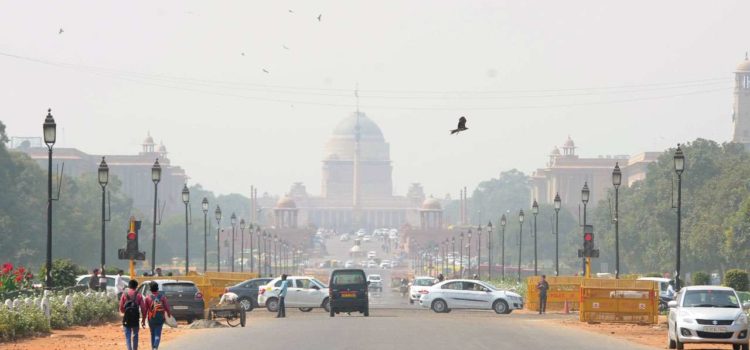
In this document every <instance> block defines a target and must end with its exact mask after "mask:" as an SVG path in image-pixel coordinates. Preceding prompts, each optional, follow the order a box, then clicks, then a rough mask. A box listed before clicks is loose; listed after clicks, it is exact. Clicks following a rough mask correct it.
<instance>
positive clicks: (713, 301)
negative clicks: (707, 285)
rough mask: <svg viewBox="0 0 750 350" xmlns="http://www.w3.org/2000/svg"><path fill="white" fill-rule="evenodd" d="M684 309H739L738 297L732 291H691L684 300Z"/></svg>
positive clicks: (686, 293)
mask: <svg viewBox="0 0 750 350" xmlns="http://www.w3.org/2000/svg"><path fill="white" fill-rule="evenodd" d="M682 306H683V307H726V308H739V307H740V305H739V302H738V300H737V296H736V295H735V294H734V292H733V291H731V290H711V289H707V290H689V291H687V292H685V297H684V298H683V299H682Z"/></svg>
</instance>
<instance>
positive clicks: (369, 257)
mask: <svg viewBox="0 0 750 350" xmlns="http://www.w3.org/2000/svg"><path fill="white" fill-rule="evenodd" d="M376 255H377V254H376V253H375V251H374V250H371V251H369V252H367V258H368V259H373V258H375V256H376Z"/></svg>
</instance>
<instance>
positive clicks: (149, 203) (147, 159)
mask: <svg viewBox="0 0 750 350" xmlns="http://www.w3.org/2000/svg"><path fill="white" fill-rule="evenodd" d="M10 145H11V149H12V150H13V151H18V152H23V153H26V154H28V155H29V156H30V157H31V159H33V160H35V161H36V162H37V163H38V164H39V166H41V167H42V169H45V170H46V169H47V147H46V146H45V145H44V144H43V143H42V141H41V138H21V137H14V138H13V139H12V140H11V143H10ZM105 157H106V161H107V165H108V166H109V171H110V174H111V175H113V176H116V177H117V178H118V179H119V180H120V181H121V182H122V192H123V193H124V194H125V195H126V196H128V197H130V198H131V199H132V200H133V206H134V207H135V208H136V209H137V210H138V211H140V213H141V214H142V215H147V216H148V217H149V218H150V217H151V216H152V215H153V210H154V183H153V182H152V181H151V167H152V166H153V165H154V161H155V160H156V159H159V164H160V165H161V169H162V171H161V181H160V182H159V203H160V204H159V205H160V206H164V215H165V217H166V216H168V215H170V214H176V213H181V212H182V210H183V209H182V208H183V207H184V204H183V203H182V200H181V193H182V186H183V185H184V184H185V182H186V181H187V175H186V174H185V170H183V169H182V168H180V167H179V166H174V165H172V164H171V162H170V160H169V158H168V157H167V148H166V147H165V146H164V144H160V145H159V146H157V145H156V143H154V139H153V137H151V135H148V136H147V137H146V139H145V140H144V141H143V145H142V148H141V152H140V153H138V154H134V155H106V156H105ZM101 160H102V156H101V155H93V154H87V153H84V152H83V151H80V150H78V149H75V148H55V149H54V155H53V162H54V163H55V164H61V163H63V162H64V163H65V175H67V176H79V175H81V174H85V173H96V171H97V168H98V167H99V163H100V162H101ZM55 166H56V165H55ZM53 171H55V168H53Z"/></svg>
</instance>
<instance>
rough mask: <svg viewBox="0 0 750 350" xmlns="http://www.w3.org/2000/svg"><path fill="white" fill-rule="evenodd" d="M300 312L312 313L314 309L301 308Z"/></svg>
mask: <svg viewBox="0 0 750 350" xmlns="http://www.w3.org/2000/svg"><path fill="white" fill-rule="evenodd" d="M299 311H302V312H310V311H312V308H311V307H301V308H299Z"/></svg>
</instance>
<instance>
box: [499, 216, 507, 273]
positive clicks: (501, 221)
mask: <svg viewBox="0 0 750 350" xmlns="http://www.w3.org/2000/svg"><path fill="white" fill-rule="evenodd" d="M507 223H508V221H507V219H506V218H505V214H503V216H502V217H501V218H500V227H501V228H502V229H503V235H502V242H500V243H501V244H502V247H501V248H500V250H501V252H500V259H501V260H502V266H503V269H502V277H503V280H505V225H506V224H507Z"/></svg>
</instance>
